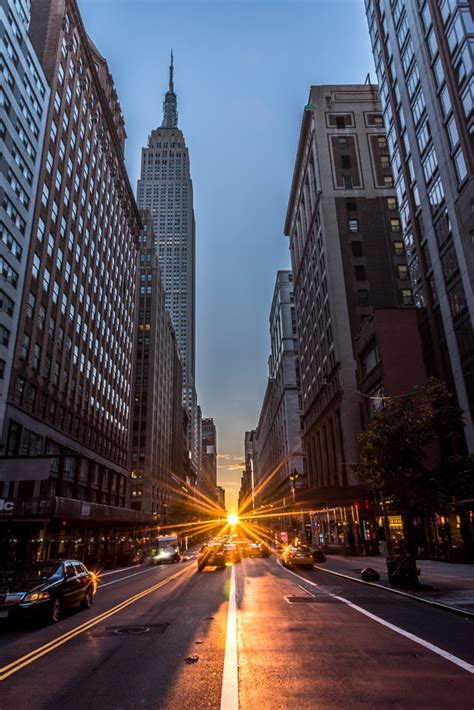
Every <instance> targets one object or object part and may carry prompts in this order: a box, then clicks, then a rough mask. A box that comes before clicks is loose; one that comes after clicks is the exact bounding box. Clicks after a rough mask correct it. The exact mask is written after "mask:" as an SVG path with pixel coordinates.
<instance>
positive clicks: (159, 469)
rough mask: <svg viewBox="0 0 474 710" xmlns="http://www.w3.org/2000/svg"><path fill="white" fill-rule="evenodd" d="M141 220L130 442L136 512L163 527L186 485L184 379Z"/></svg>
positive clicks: (146, 220) (148, 233)
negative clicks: (154, 518)
mask: <svg viewBox="0 0 474 710" xmlns="http://www.w3.org/2000/svg"><path fill="white" fill-rule="evenodd" d="M141 218H142V223H143V229H142V231H141V233H140V237H139V249H138V270H137V289H136V298H135V303H136V307H135V348H134V356H135V362H134V379H133V403H132V406H133V427H132V431H131V439H130V451H131V478H132V485H131V507H132V509H134V510H141V511H144V512H148V513H152V514H155V515H156V516H157V518H158V519H159V521H160V522H163V520H166V517H167V514H168V512H169V509H170V504H171V503H172V501H173V492H174V491H176V490H177V489H179V488H180V486H181V485H182V484H183V483H184V478H183V472H182V451H181V448H182V423H181V422H182V406H183V405H182V381H181V377H182V376H181V363H180V359H179V353H178V347H177V344H176V337H175V334H174V330H173V326H172V325H171V319H170V316H169V313H168V311H167V310H166V308H165V303H164V300H165V296H164V289H163V285H162V282H161V274H160V270H159V267H158V255H157V250H156V246H155V234H154V231H153V226H152V224H151V215H150V213H149V212H147V211H142V212H141ZM176 444H178V448H177V447H176ZM179 444H181V446H179Z"/></svg>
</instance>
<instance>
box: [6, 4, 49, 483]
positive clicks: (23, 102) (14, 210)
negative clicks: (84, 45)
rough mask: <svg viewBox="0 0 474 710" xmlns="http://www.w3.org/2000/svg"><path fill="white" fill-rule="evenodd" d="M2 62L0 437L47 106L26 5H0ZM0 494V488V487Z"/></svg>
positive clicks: (47, 93)
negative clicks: (31, 37) (3, 52)
mask: <svg viewBox="0 0 474 710" xmlns="http://www.w3.org/2000/svg"><path fill="white" fill-rule="evenodd" d="M0 26H1V28H2V32H1V33H2V38H3V45H4V46H5V49H6V51H5V57H4V56H3V55H2V63H3V62H5V61H6V65H5V66H4V68H3V78H2V89H1V102H0V142H1V148H0V154H1V156H2V170H1V177H0V181H1V182H0V218H1V219H0V260H1V261H0V273H1V276H2V287H1V289H0V435H1V432H2V430H3V424H4V417H5V408H6V402H7V395H8V382H9V379H10V373H11V369H12V364H13V352H14V348H15V338H16V331H17V326H18V321H19V311H20V306H21V296H22V292H23V280H24V276H25V268H26V261H27V257H28V248H29V243H30V238H31V228H32V220H33V210H34V205H35V201H34V196H35V195H36V190H37V185H38V176H39V167H40V158H41V152H42V149H43V140H44V133H45V125H46V113H47V106H48V101H49V86H48V82H47V81H46V77H45V75H44V72H43V68H42V66H41V64H40V61H39V59H38V57H37V55H36V52H35V50H34V47H33V44H32V42H31V39H30V36H29V34H28V30H29V26H30V3H29V2H28V1H27V0H18V1H17V2H14V0H1V2H0ZM0 493H2V484H1V482H0Z"/></svg>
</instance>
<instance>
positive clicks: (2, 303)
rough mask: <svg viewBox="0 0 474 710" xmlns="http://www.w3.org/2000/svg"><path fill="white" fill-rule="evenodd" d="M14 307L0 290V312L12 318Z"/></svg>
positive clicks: (10, 300)
mask: <svg viewBox="0 0 474 710" xmlns="http://www.w3.org/2000/svg"><path fill="white" fill-rule="evenodd" d="M14 305H15V304H14V303H13V301H12V299H11V298H10V296H7V294H6V293H5V292H4V291H2V290H0V311H3V313H6V314H7V316H12V315H13V308H14Z"/></svg>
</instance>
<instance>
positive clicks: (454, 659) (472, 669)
mask: <svg viewBox="0 0 474 710" xmlns="http://www.w3.org/2000/svg"><path fill="white" fill-rule="evenodd" d="M280 566H281V567H282V569H284V568H283V566H282V565H280ZM285 571H286V572H288V573H289V574H292V575H293V576H294V577H296V578H297V579H302V580H304V581H305V582H306V584H310V585H311V586H312V587H318V589H319V591H320V592H322V593H323V594H327V595H328V596H330V597H333V599H337V600H338V601H340V602H342V603H343V604H346V605H347V606H348V607H350V608H351V609H354V611H358V612H359V614H363V615H364V616H367V617H368V618H369V619H372V621H376V622H377V623H378V624H381V625H382V626H385V627H386V628H387V629H390V630H391V631H394V632H395V633H396V634H399V635H400V636H404V637H405V638H407V639H409V640H410V641H413V642H414V643H417V644H418V645H419V646H423V647H424V648H427V649H428V650H429V651H431V652H432V653H435V654H436V655H438V656H441V657H442V658H444V659H445V660H446V661H450V662H451V663H454V665H456V666H459V668H462V669H463V670H465V671H467V672H468V673H473V674H474V665H472V664H471V663H468V662H467V661H463V660H462V658H458V656H454V655H453V654H452V653H449V651H445V650H444V649H442V648H440V647H439V646H435V645H434V644H432V643H430V642H429V641H425V640H424V639H422V638H420V637H419V636H415V635H414V634H412V633H410V632H409V631H405V629H401V628H400V627H399V626H395V624H391V623H390V622H389V621H385V619H382V618H381V617H380V616H376V615H375V614H372V612H370V611H367V610H366V609H363V608H362V607H360V606H357V604H354V603H353V602H351V601H349V599H344V597H340V596H339V595H338V594H333V593H332V592H329V591H328V590H327V589H324V587H321V586H320V585H317V584H316V583H315V582H311V580H309V579H307V578H306V577H302V576H301V575H299V574H297V573H296V572H293V570H291V569H285ZM298 586H299V585H298ZM221 710H223V708H221Z"/></svg>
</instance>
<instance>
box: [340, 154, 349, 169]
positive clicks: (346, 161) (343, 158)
mask: <svg viewBox="0 0 474 710" xmlns="http://www.w3.org/2000/svg"><path fill="white" fill-rule="evenodd" d="M341 165H342V168H343V170H348V169H349V168H350V167H351V158H350V156H349V155H341Z"/></svg>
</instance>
